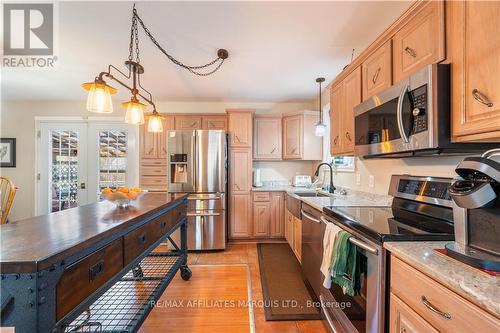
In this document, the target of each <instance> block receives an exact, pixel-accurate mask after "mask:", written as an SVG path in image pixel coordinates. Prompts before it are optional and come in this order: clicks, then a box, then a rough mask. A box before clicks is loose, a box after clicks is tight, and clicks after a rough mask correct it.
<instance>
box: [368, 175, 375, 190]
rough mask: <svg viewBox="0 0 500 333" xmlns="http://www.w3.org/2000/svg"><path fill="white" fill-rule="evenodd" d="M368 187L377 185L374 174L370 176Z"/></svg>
mask: <svg viewBox="0 0 500 333" xmlns="http://www.w3.org/2000/svg"><path fill="white" fill-rule="evenodd" d="M368 187H370V188H374V187H375V177H373V176H372V175H370V177H368Z"/></svg>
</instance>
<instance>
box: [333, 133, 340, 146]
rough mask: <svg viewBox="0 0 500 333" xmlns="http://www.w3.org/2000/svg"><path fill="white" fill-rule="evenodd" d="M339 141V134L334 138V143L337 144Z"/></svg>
mask: <svg viewBox="0 0 500 333" xmlns="http://www.w3.org/2000/svg"><path fill="white" fill-rule="evenodd" d="M338 141H339V136H338V135H337V136H336V137H335V139H334V140H333V144H334V145H337V142H338Z"/></svg>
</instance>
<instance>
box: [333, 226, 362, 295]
mask: <svg viewBox="0 0 500 333" xmlns="http://www.w3.org/2000/svg"><path fill="white" fill-rule="evenodd" d="M351 237H352V235H351V234H350V233H348V232H347V231H343V230H342V231H340V232H339V233H338V234H337V237H336V238H335V243H334V248H335V256H334V257H333V258H332V263H331V265H330V272H331V275H332V282H333V283H336V284H338V285H339V286H340V287H341V288H342V291H343V292H344V294H346V295H349V296H355V295H358V294H359V290H360V289H361V278H362V277H361V275H362V273H363V267H364V265H360V264H361V261H363V258H364V256H363V255H361V254H360V253H358V249H357V247H356V245H354V244H352V243H351V242H350V241H349V238H351Z"/></svg>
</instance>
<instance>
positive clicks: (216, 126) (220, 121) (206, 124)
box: [201, 115, 227, 130]
mask: <svg viewBox="0 0 500 333" xmlns="http://www.w3.org/2000/svg"><path fill="white" fill-rule="evenodd" d="M201 122H202V126H201V128H202V129H204V130H225V129H226V128H227V117H226V115H221V116H203V117H202V118H201Z"/></svg>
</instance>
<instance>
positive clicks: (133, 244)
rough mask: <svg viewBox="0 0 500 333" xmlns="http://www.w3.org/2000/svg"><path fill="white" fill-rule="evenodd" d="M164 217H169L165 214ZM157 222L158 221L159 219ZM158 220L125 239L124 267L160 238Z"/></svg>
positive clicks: (138, 229) (141, 227)
mask: <svg viewBox="0 0 500 333" xmlns="http://www.w3.org/2000/svg"><path fill="white" fill-rule="evenodd" d="M163 216H167V215H166V214H165V215H163ZM156 220H158V218H157V219H156ZM156 220H153V221H149V222H148V223H146V224H143V225H142V226H140V227H139V228H137V229H134V230H132V231H131V232H129V233H128V234H126V235H125V236H124V237H123V265H124V266H126V265H127V264H129V263H130V262H131V261H133V260H134V259H136V258H137V257H138V256H140V255H141V254H142V253H144V251H146V250H147V249H148V247H150V246H151V244H153V243H154V242H156V241H157V240H158V238H159V237H160V236H159V232H158V223H155V221H156Z"/></svg>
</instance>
